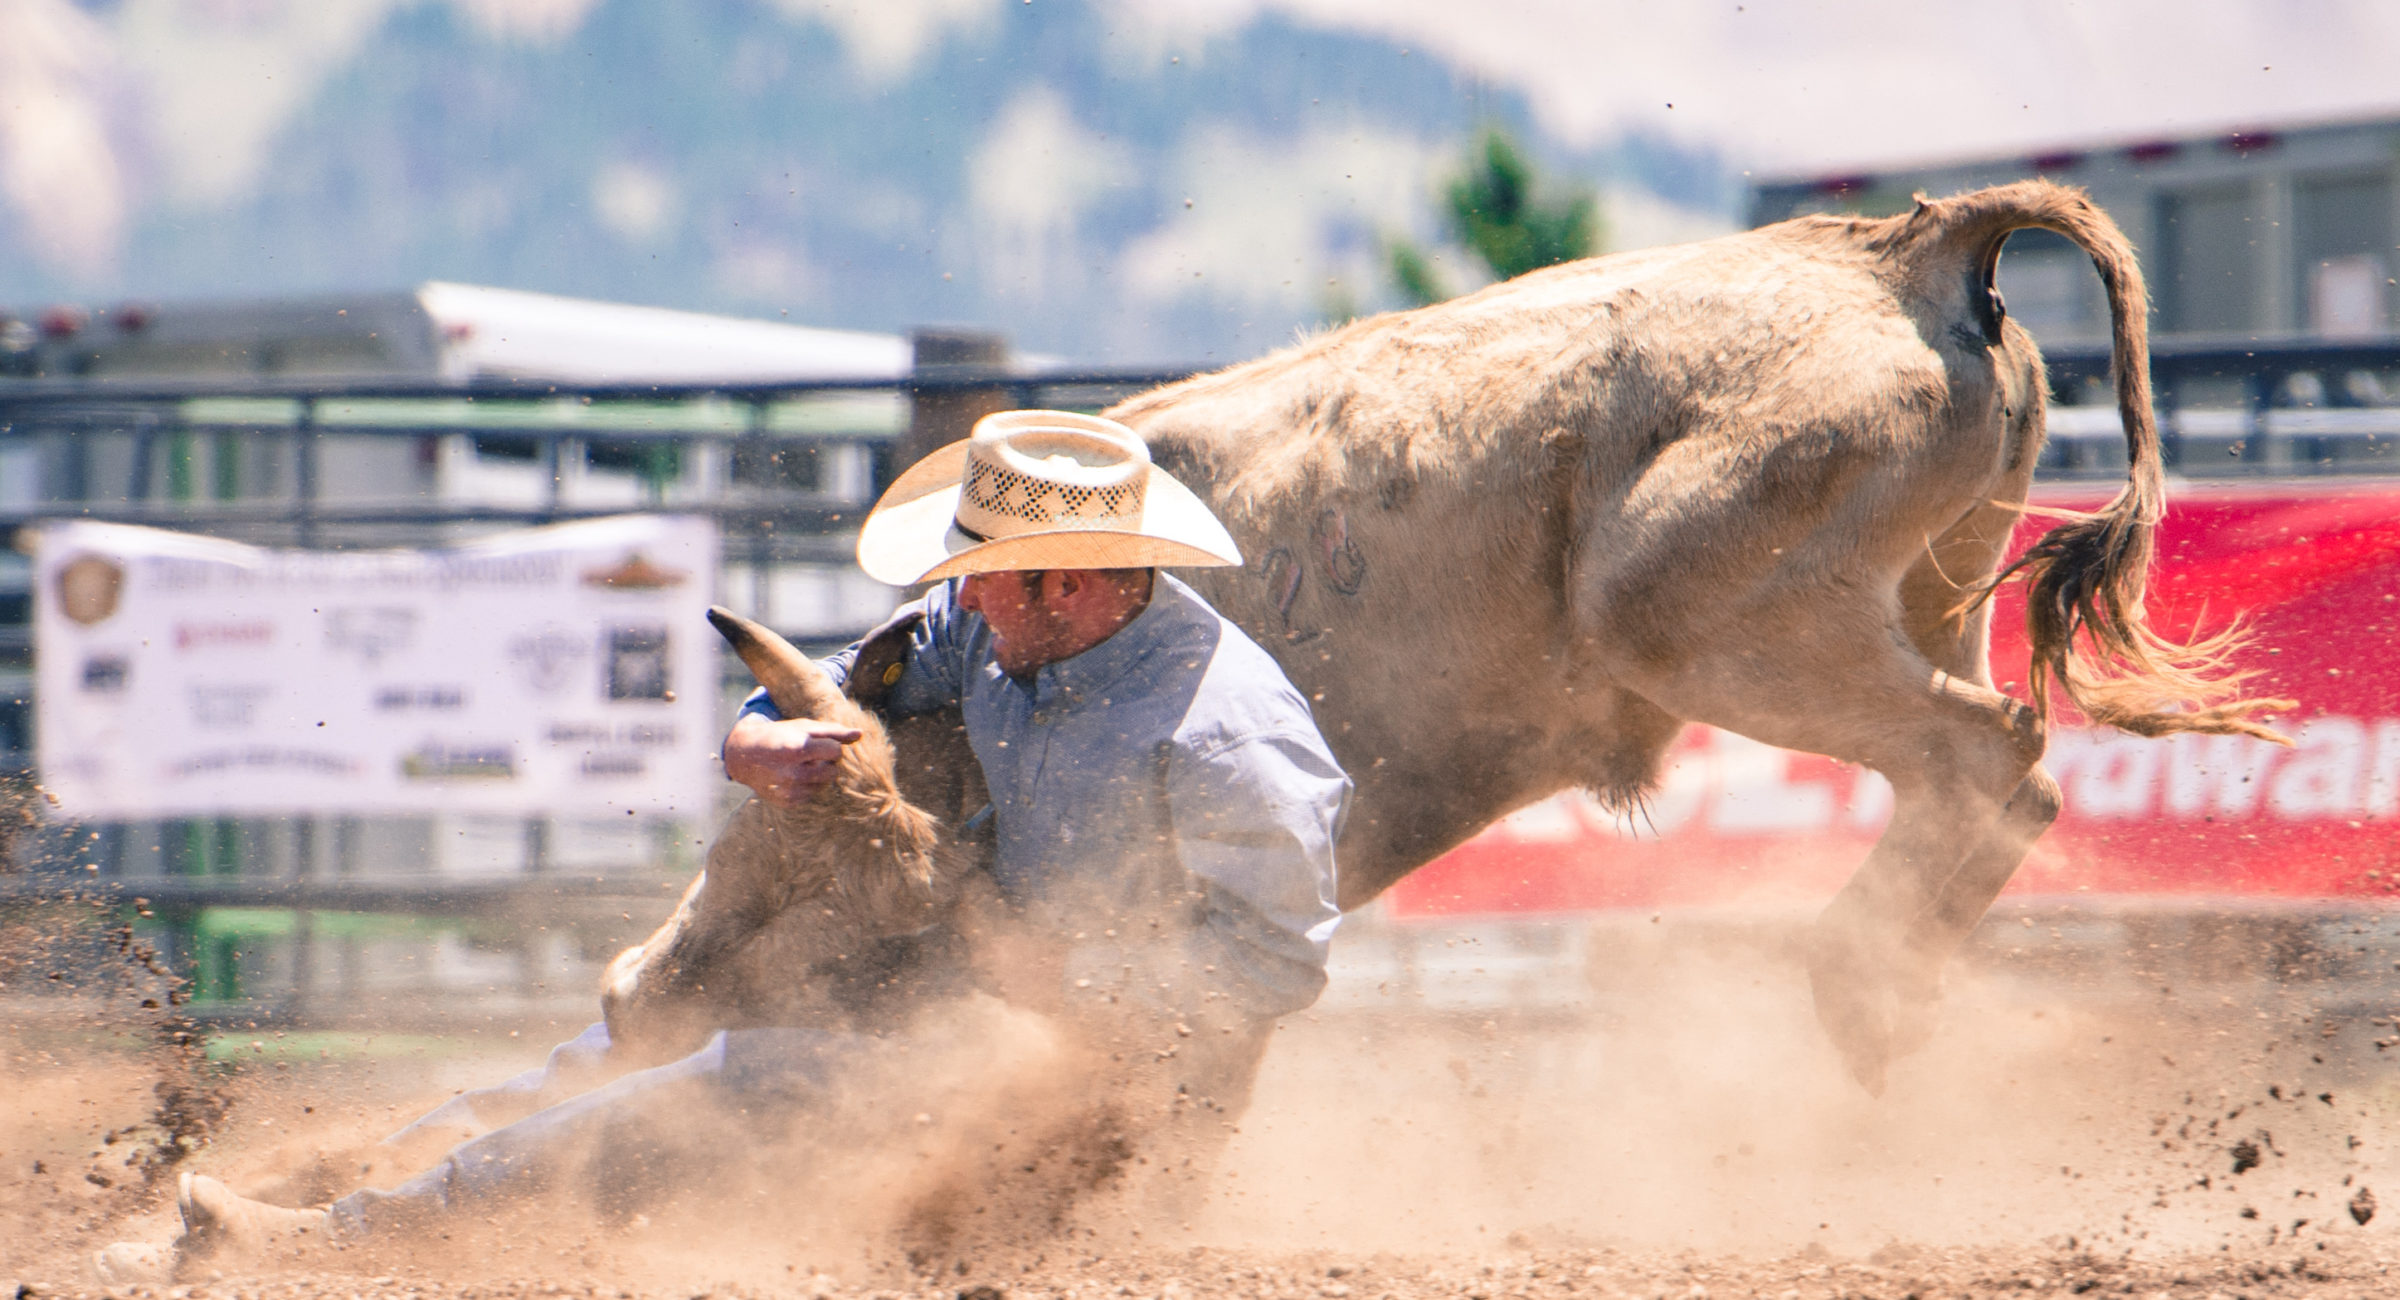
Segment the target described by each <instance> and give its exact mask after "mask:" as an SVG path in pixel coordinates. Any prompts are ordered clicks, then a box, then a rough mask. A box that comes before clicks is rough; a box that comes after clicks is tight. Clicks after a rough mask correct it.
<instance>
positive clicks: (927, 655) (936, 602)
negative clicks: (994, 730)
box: [734, 582, 973, 722]
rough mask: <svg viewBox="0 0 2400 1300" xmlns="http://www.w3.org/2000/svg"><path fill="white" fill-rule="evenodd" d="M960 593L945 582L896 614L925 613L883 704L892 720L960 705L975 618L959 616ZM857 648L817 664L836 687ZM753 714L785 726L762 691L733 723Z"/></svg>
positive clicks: (846, 681) (752, 695) (853, 645)
mask: <svg viewBox="0 0 2400 1300" xmlns="http://www.w3.org/2000/svg"><path fill="white" fill-rule="evenodd" d="M957 588H958V584H957V583H956V582H945V583H943V584H942V585H940V586H938V587H935V588H934V589H933V590H931V591H928V592H926V593H925V594H924V595H923V596H921V597H919V598H917V599H916V600H913V601H910V602H908V603H907V604H904V605H901V606H900V607H899V608H897V609H895V610H893V611H892V614H893V616H894V617H895V618H896V617H898V616H899V615H901V614H904V613H907V612H908V611H909V610H911V609H915V610H919V611H921V612H923V614H924V615H925V617H924V619H923V620H922V621H920V622H919V623H918V624H917V626H916V629H915V630H914V631H912V632H910V633H909V638H908V654H907V655H906V656H905V657H904V658H902V660H901V664H902V665H903V666H902V668H901V671H900V682H899V684H898V685H897V686H895V687H893V688H892V693H891V695H889V696H888V697H886V699H885V702H884V712H885V713H886V714H887V715H888V716H891V717H895V718H906V717H912V716H914V715H916V714H920V713H931V712H933V711H934V710H935V709H939V708H942V707H944V706H946V705H951V704H955V703H957V702H958V699H959V690H960V688H959V684H960V682H961V681H962V680H963V679H964V670H965V663H966V641H967V634H968V629H967V628H966V626H965V624H966V623H967V621H968V620H969V619H970V618H972V617H973V616H972V615H969V614H966V613H963V612H961V611H960V610H959V608H958V605H957V599H956V598H957ZM858 647H859V643H858V642H856V641H853V642H851V643H850V644H849V645H846V646H844V647H842V648H841V649H839V650H836V651H835V652H833V653H832V654H830V655H828V656H826V657H825V658H823V659H820V660H818V661H817V666H818V667H820V668H823V669H824V670H825V671H826V673H828V674H829V675H831V676H832V678H833V684H834V685H836V686H847V685H849V683H850V665H851V664H853V663H856V662H857V661H858ZM753 713H755V714H757V715H759V716H760V717H762V718H765V719H767V720H768V721H769V722H780V721H782V720H783V714H782V713H781V712H779V711H777V709H776V708H775V702H774V701H773V700H770V699H768V698H767V692H766V688H765V687H763V686H762V687H760V688H759V689H757V690H754V691H752V692H750V697H749V698H748V699H745V700H743V701H742V707H741V710H740V712H737V713H736V714H734V721H736V722H739V721H741V720H742V718H743V717H744V716H746V715H748V714H753Z"/></svg>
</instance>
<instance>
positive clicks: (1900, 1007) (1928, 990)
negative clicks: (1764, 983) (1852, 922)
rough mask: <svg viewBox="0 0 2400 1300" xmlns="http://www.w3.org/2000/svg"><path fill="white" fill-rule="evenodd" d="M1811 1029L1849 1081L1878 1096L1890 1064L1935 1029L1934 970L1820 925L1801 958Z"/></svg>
mask: <svg viewBox="0 0 2400 1300" xmlns="http://www.w3.org/2000/svg"><path fill="white" fill-rule="evenodd" d="M1808 980H1809V987H1810V990H1811V992H1813V993H1814V994H1815V995H1816V1003H1817V1022H1818V1023H1819V1024H1821V1025H1823V1026H1824V1027H1825V1033H1826V1035H1827V1036H1828V1037H1830V1038H1831V1039H1833V1045H1834V1046H1835V1047H1836V1048H1837V1049H1839V1050H1840V1051H1841V1054H1842V1060H1843V1062H1844V1063H1845V1064H1847V1065H1848V1066H1849V1067H1850V1077H1851V1078H1854V1079H1856V1080H1858V1083H1859V1086H1860V1087H1862V1088H1865V1089H1866V1090H1867V1091H1868V1092H1869V1093H1870V1094H1872V1095H1874V1096H1877V1097H1880V1096H1882V1095H1883V1089H1884V1085H1885V1083H1886V1082H1887V1079H1888V1076H1889V1073H1890V1070H1891V1064H1892V1062H1894V1061H1896V1060H1898V1059H1900V1058H1901V1057H1903V1056H1907V1055H1909V1054H1910V1053H1912V1052H1915V1051H1917V1050H1919V1049H1920V1048H1922V1047H1924V1046H1925V1044H1926V1043H1927V1042H1928V1041H1930V1040H1931V1039H1932V1038H1933V1031H1934V1028H1935V1026H1936V1025H1937V1024H1939V1023H1940V1014H1941V974H1940V968H1939V966H1938V964H1928V963H1926V962H1924V961H1921V960H1918V959H1916V958H1914V957H1912V956H1909V955H1905V954H1895V953H1892V952H1891V951H1889V950H1887V949H1885V948H1883V947H1881V946H1880V945H1876V944H1871V943H1867V942H1864V941H1862V940H1860V939H1859V938H1858V937H1857V935H1856V934H1855V933H1854V932H1851V931H1847V930H1845V929H1843V928H1841V927H1837V926H1829V925H1826V924H1823V923H1820V924H1819V925H1818V927H1817V932H1816V934H1815V935H1814V936H1813V937H1812V940H1811V942H1810V945H1809V955H1808Z"/></svg>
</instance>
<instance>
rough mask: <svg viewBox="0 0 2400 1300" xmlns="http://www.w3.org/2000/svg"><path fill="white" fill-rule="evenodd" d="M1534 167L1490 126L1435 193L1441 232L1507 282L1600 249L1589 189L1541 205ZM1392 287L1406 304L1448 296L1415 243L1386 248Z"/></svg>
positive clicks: (1400, 241) (1401, 242)
mask: <svg viewBox="0 0 2400 1300" xmlns="http://www.w3.org/2000/svg"><path fill="white" fill-rule="evenodd" d="M1539 187H1540V185H1539V180H1538V178H1537V177H1536V176H1535V175H1534V172H1533V165H1532V164H1531V163H1528V162H1527V161H1526V160H1525V157H1524V155H1523V154H1521V153H1519V152H1517V146H1516V144H1515V142H1514V141H1511V140H1510V139H1509V138H1508V136H1507V134H1506V133H1504V132H1502V131H1501V130H1500V129H1499V128H1497V127H1492V128H1487V129H1486V130H1485V131H1484V133H1483V136H1482V138H1481V139H1480V140H1479V141H1477V143H1476V147H1475V148H1474V150H1473V151H1472V152H1470V153H1469V154H1468V156H1467V160H1466V166H1465V168H1464V169H1463V170H1462V171H1461V172H1460V173H1459V174H1458V175H1457V176H1454V177H1452V178H1451V180H1450V182H1449V184H1448V185H1446V186H1445V187H1444V188H1443V190H1442V229H1443V233H1444V234H1446V235H1448V236H1449V237H1450V238H1452V239H1454V240H1456V241H1457V242H1458V243H1459V244H1461V245H1462V246H1464V247H1465V248H1466V250H1467V251H1468V252H1470V253H1473V254H1474V255H1475V257H1476V259H1477V260H1479V261H1481V262H1482V263H1483V264H1484V266H1485V267H1487V268H1489V269H1490V271H1491V273H1492V277H1493V278H1494V279H1496V280H1508V279H1513V278H1515V277H1517V276H1520V275H1523V274H1525V273H1526V272H1527V271H1538V270H1540V269H1541V268H1543V267H1545V266H1556V265H1557V264H1559V263H1560V262H1571V261H1573V260H1575V259H1576V258H1579V257H1589V256H1591V255H1592V254H1593V253H1594V252H1595V251H1597V250H1598V249H1599V247H1600V236H1601V229H1600V203H1599V198H1598V196H1597V195H1596V194H1594V193H1593V192H1592V191H1591V190H1590V189H1588V188H1581V187H1578V188H1576V189H1574V190H1572V191H1570V192H1568V193H1566V194H1563V195H1558V196H1556V197H1553V198H1550V199H1548V200H1544V199H1542V198H1539V197H1537V196H1536V195H1535V192H1534V191H1535V190H1536V189H1537V188H1539ZM1389 250H1390V258H1391V272H1392V283H1393V284H1394V285H1395V286H1396V287H1397V288H1398V289H1399V291H1400V294H1401V296H1402V297H1404V298H1406V299H1407V300H1408V301H1409V303H1410V304H1411V305H1413V306H1420V307H1421V306H1424V305H1425V304H1427V303H1431V302H1440V301H1441V300H1442V299H1444V298H1447V297H1449V296H1450V291H1449V290H1448V289H1447V288H1445V287H1444V286H1443V285H1442V283H1441V280H1440V277H1439V276H1438V275H1437V274H1436V273H1435V271H1434V268H1433V259H1432V258H1431V257H1430V256H1428V255H1427V254H1426V252H1425V251H1424V250H1423V249H1421V248H1418V247H1417V246H1416V245H1415V244H1414V243H1412V242H1411V241H1409V240H1406V239H1394V240H1392V241H1391V243H1390V245H1389Z"/></svg>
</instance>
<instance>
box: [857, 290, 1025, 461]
mask: <svg viewBox="0 0 2400 1300" xmlns="http://www.w3.org/2000/svg"><path fill="white" fill-rule="evenodd" d="M909 342H910V343H911V344H912V345H913V347H914V355H913V357H912V359H911V362H910V364H911V367H912V369H913V371H914V372H915V373H916V374H918V375H939V374H941V373H943V372H944V371H945V370H948V371H951V372H952V373H955V372H956V371H959V370H965V369H970V368H972V369H976V370H981V369H984V368H986V367H991V368H998V367H1001V366H1005V365H1007V364H1008V338H1007V336H1005V335H1002V334H995V333H992V332H991V331H989V330H977V329H962V328H959V327H956V326H947V325H939V326H932V327H929V328H923V329H919V330H917V331H915V332H914V333H912V334H911V335H910V336H909ZM1007 409H1009V390H1008V386H1007V385H1006V384H993V385H990V386H988V387H985V386H980V385H979V386H977V387H973V388H947V387H945V388H911V389H910V390H909V403H908V435H907V436H906V437H904V438H902V439H901V440H900V443H899V445H897V446H895V447H893V448H892V463H891V466H890V467H889V468H888V469H887V470H886V471H885V472H884V473H882V474H880V475H878V476H877V482H876V485H875V486H876V490H877V491H881V490H882V488H883V485H884V484H885V483H888V482H890V481H891V476H892V475H895V474H898V473H899V472H900V471H901V470H904V469H907V468H908V467H909V466H911V465H914V464H916V463H917V462H918V461H920V460H922V459H924V458H925V457H926V455H928V454H929V453H931V452H934V451H936V450H939V449H940V448H943V447H946V446H948V445H950V444H951V443H954V442H956V441H958V440H959V439H961V438H964V437H966V436H967V433H968V431H969V430H971V429H973V428H974V427H975V422H976V421H977V420H980V419H982V418H983V417H985V416H987V415H990V414H991V413H992V412H994V411H1005V410H1007Z"/></svg>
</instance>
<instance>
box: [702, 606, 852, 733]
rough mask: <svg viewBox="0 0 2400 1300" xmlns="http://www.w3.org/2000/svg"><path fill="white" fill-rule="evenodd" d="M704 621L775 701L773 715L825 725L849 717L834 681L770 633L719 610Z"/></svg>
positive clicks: (710, 611) (711, 611) (847, 706)
mask: <svg viewBox="0 0 2400 1300" xmlns="http://www.w3.org/2000/svg"><path fill="white" fill-rule="evenodd" d="M708 621H709V624H710V625H711V626H713V627H715V628H716V629H717V631H718V633H719V634H721V635H723V636H724V638H725V640H726V641H727V642H728V643H729V644H731V645H732V646H733V652H734V653H735V654H737V655H740V656H741V657H742V663H743V664H744V665H746V666H747V667H748V668H749V669H750V675H751V676H753V677H756V678H757V679H758V684H759V685H761V686H764V687H766V688H767V698H768V699H770V700H773V701H775V711H776V712H777V713H780V714H782V715H783V716H785V717H787V718H823V719H828V720H831V719H839V718H846V717H847V716H849V713H850V711H851V708H850V702H849V700H848V699H846V698H844V697H843V695H842V693H841V691H840V690H839V689H837V688H836V687H835V686H834V684H833V679H832V678H831V677H828V676H826V675H825V670H824V669H822V668H819V667H817V666H816V664H814V663H812V662H810V660H809V657H808V656H807V655H804V654H802V653H800V651H799V649H798V648H797V647H795V646H793V645H792V643H791V642H789V641H786V640H784V639H783V638H782V637H780V636H777V635H776V634H775V630H774V629H773V628H769V627H764V626H761V625H760V624H757V623H753V622H751V621H750V620H749V619H746V618H743V617H742V616H741V615H739V614H736V613H734V612H733V611H732V610H730V609H726V608H725V607H724V606H722V605H711V606H709V607H708Z"/></svg>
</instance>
